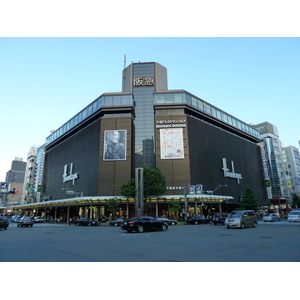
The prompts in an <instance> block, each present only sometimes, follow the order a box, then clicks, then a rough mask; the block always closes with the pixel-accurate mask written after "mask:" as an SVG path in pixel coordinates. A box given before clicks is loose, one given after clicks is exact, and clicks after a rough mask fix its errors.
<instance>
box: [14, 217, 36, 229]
mask: <svg viewBox="0 0 300 300" xmlns="http://www.w3.org/2000/svg"><path fill="white" fill-rule="evenodd" d="M33 224H34V221H33V220H32V218H30V217H23V218H21V219H20V220H19V221H18V225H17V227H24V226H26V227H32V226H33Z"/></svg>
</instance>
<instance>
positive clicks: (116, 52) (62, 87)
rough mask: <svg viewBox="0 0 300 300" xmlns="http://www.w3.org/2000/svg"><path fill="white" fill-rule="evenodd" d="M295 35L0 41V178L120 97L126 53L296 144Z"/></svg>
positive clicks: (298, 48) (176, 85) (172, 84)
mask: <svg viewBox="0 0 300 300" xmlns="http://www.w3.org/2000/svg"><path fill="white" fill-rule="evenodd" d="M299 53H300V39H299V38H288V37H283V38H201V37H191V38H187V37H186V38H185V37H183V38H176V37H174V38H166V37H161V38H151V37H148V38H139V37H132V38H129V37H128V38H127V37H124V38H116V37H112V38H105V37H101V38H100V37H98V38H50V37H49V38H38V37H36V38H26V37H24V38H17V37H16V38H14V37H12V38H9V37H8V38H6V37H4V38H0V65H1V68H0V82H1V88H0V99H1V104H2V105H1V106H2V108H1V119H0V126H1V129H2V139H1V145H0V161H1V163H0V180H1V181H3V180H4V179H5V174H6V172H7V171H8V170H9V169H10V167H11V162H12V160H13V159H14V158H15V157H23V159H24V161H26V157H27V153H28V152H29V150H30V148H31V147H32V146H33V145H42V144H43V143H44V142H45V138H46V137H47V136H48V135H49V134H50V131H51V130H53V129H57V128H58V127H60V126H61V125H62V124H63V123H64V122H66V121H67V120H69V119H70V118H71V117H72V116H74V115H75V114H76V113H77V112H78V111H80V110H81V109H82V108H84V107H85V106H86V105H88V104H89V103H90V102H92V101H93V100H94V99H95V98H97V97H98V96H99V95H101V94H102V93H105V92H120V91H121V86H122V85H121V83H122V82H121V79H122V69H123V67H124V54H126V66H127V65H129V64H130V63H131V62H138V61H141V62H144V61H155V62H158V63H160V64H162V65H163V66H165V67H166V68H167V69H168V87H169V89H185V90H187V91H188V92H190V93H192V94H194V95H196V96H198V97H200V98H202V99H204V100H206V101H207V102H209V103H211V104H213V105H215V106H217V107H219V108H221V109H222V110H224V111H226V112H227V113H229V114H231V115H233V116H235V117H237V118H239V119H241V120H242V121H245V122H247V123H253V124H257V123H260V122H264V121H268V122H270V123H272V124H274V125H276V126H277V127H278V131H279V135H280V139H281V140H282V141H283V143H284V145H285V146H288V145H293V146H296V147H298V140H300V135H299V126H298V119H299V108H300V104H299V103H300V102H299V91H300V85H299V82H300V74H299V70H300V56H299Z"/></svg>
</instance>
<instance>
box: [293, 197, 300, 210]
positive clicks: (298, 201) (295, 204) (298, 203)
mask: <svg viewBox="0 0 300 300" xmlns="http://www.w3.org/2000/svg"><path fill="white" fill-rule="evenodd" d="M292 205H293V208H299V207H300V198H299V197H298V195H297V194H294V195H293V202H292Z"/></svg>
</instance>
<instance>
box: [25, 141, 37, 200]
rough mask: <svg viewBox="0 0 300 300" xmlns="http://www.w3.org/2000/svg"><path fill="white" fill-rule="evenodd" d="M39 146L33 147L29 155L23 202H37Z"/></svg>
mask: <svg viewBox="0 0 300 300" xmlns="http://www.w3.org/2000/svg"><path fill="white" fill-rule="evenodd" d="M37 148H38V146H33V147H31V149H30V151H29V152H28V156H27V164H26V171H25V178H24V188H23V197H22V204H28V203H35V202H37V200H36V194H35V187H36V155H37Z"/></svg>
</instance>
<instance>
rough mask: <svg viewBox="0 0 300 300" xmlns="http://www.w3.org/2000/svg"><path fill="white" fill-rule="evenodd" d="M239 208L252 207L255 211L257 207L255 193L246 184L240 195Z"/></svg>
mask: <svg viewBox="0 0 300 300" xmlns="http://www.w3.org/2000/svg"><path fill="white" fill-rule="evenodd" d="M240 208H241V209H253V210H254V211H256V210H257V209H258V202H257V200H256V196H255V193H254V191H253V189H252V188H251V187H250V186H246V188H245V191H244V193H243V195H242V203H241V205H240Z"/></svg>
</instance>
